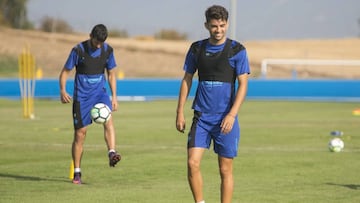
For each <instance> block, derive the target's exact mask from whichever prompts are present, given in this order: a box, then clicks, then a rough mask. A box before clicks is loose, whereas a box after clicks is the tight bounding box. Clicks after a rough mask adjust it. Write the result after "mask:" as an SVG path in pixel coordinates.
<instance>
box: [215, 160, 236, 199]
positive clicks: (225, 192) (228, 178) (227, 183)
mask: <svg viewBox="0 0 360 203" xmlns="http://www.w3.org/2000/svg"><path fill="white" fill-rule="evenodd" d="M218 161H219V172H220V177H221V203H230V202H231V200H232V195H233V191H234V177H233V159H232V158H225V157H221V156H219V157H218Z"/></svg>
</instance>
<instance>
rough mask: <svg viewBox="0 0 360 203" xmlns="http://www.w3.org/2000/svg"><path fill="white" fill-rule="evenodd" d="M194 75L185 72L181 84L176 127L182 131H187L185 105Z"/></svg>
mask: <svg viewBox="0 0 360 203" xmlns="http://www.w3.org/2000/svg"><path fill="white" fill-rule="evenodd" d="M193 76H194V75H193V74H190V73H185V75H184V77H183V79H182V81H181V85H180V92H179V98H178V105H177V109H176V129H177V130H178V131H179V132H182V133H183V132H184V131H185V116H184V106H185V103H186V99H187V97H188V95H189V92H190V89H191V85H192V79H193Z"/></svg>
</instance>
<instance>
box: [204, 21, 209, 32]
mask: <svg viewBox="0 0 360 203" xmlns="http://www.w3.org/2000/svg"><path fill="white" fill-rule="evenodd" d="M204 27H205V28H206V29H207V30H209V24H208V23H207V22H205V23H204Z"/></svg>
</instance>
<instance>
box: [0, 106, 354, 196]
mask: <svg viewBox="0 0 360 203" xmlns="http://www.w3.org/2000/svg"><path fill="white" fill-rule="evenodd" d="M190 103H191V102H188V104H187V105H188V108H187V109H188V110H187V112H186V115H187V128H189V127H190V122H191V117H192V112H191V110H190ZM20 106H21V104H20V102H19V101H17V100H0V115H1V117H0V123H1V124H0V129H1V131H0V132H1V135H0V202H2V203H7V202H17V203H18V202H36V203H42V202H46V203H48V202H59V203H60V202H61V203H62V202H121V203H130V202H131V203H134V202H141V203H168V202H179V203H187V202H193V200H192V196H191V193H190V190H189V187H188V183H187V178H186V140H187V138H186V135H183V134H180V133H178V132H177V131H176V130H175V107H176V101H173V100H170V101H149V102H120V104H119V107H120V109H119V111H118V112H116V113H114V115H113V116H114V117H115V122H116V131H117V144H118V150H119V151H120V152H121V154H122V156H123V159H122V161H121V162H120V163H119V164H118V165H117V166H116V167H115V168H109V167H108V160H107V152H106V147H105V143H104V139H103V137H102V127H101V126H100V125H92V126H90V127H89V131H88V136H87V140H86V143H85V153H84V156H83V162H82V173H83V182H84V184H83V185H73V184H72V183H71V182H70V180H69V178H68V176H69V166H70V161H71V157H70V147H71V142H72V124H71V122H72V121H71V119H70V118H71V105H63V104H61V103H60V102H59V101H51V100H49V101H48V100H36V101H35V115H36V119H35V120H25V119H23V118H22V117H21V108H20ZM359 107H360V104H357V103H338V102H334V103H332V102H329V103H327V102H291V101H287V102H281V101H246V103H245V104H244V106H243V108H242V110H241V113H240V123H241V129H242V131H241V132H242V134H241V142H240V150H239V156H238V157H237V158H236V159H235V162H234V164H235V165H234V170H235V192H234V198H233V199H234V201H233V202H234V203H238V202H242V203H263V202H264V203H271V202H274V203H275V202H276V203H277V202H280V203H282V202H284V203H295V202H296V203H297V202H299V203H304V202H309V203H313V202H316V203H322V202H326V203H329V202H347V203H349V202H350V203H352V202H360V176H359V169H360V161H359V155H360V138H359V136H360V125H359V124H360V117H357V116H353V115H352V114H351V112H352V110H353V109H355V108H359ZM332 130H342V131H344V133H345V134H344V136H343V139H344V142H345V149H344V151H343V152H340V153H331V152H329V151H328V149H327V143H328V141H329V140H330V138H331V137H330V135H329V132H330V131H332ZM202 170H203V177H204V193H205V200H206V202H207V203H216V202H219V184H220V181H219V176H218V169H217V162H216V155H215V154H214V153H213V151H212V150H209V151H207V152H206V154H205V156H204V160H203V163H202Z"/></svg>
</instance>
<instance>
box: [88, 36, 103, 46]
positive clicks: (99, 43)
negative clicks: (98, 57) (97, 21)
mask: <svg viewBox="0 0 360 203" xmlns="http://www.w3.org/2000/svg"><path fill="white" fill-rule="evenodd" d="M90 39H91V40H90V41H91V46H92V47H93V48H97V49H99V48H101V45H102V44H103V42H100V41H99V40H97V39H95V38H93V37H91V38H90Z"/></svg>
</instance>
